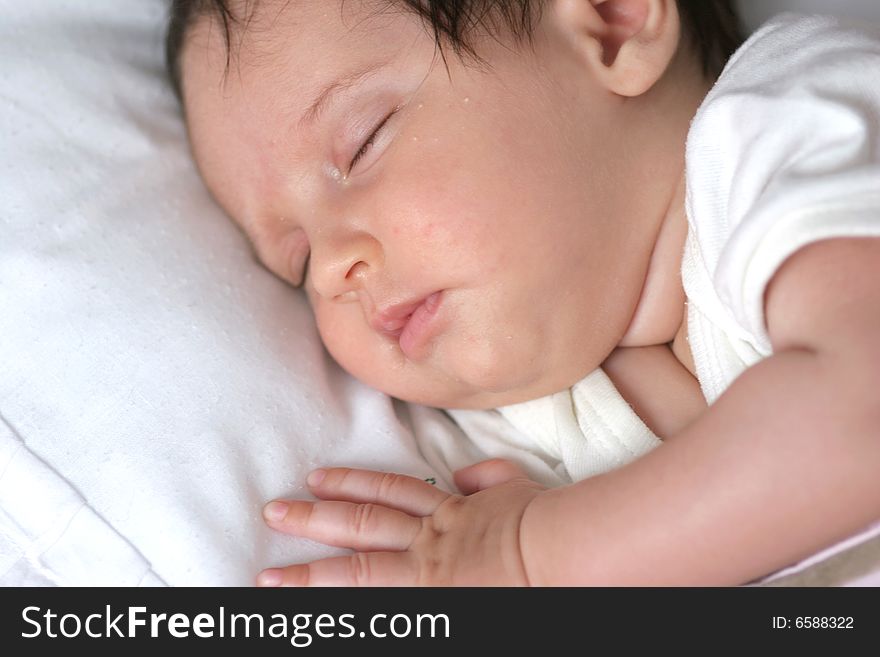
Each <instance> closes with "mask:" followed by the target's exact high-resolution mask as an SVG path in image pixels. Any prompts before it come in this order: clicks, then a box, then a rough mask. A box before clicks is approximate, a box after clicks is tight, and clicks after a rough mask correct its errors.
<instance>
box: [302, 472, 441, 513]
mask: <svg viewBox="0 0 880 657" xmlns="http://www.w3.org/2000/svg"><path fill="white" fill-rule="evenodd" d="M307 483H308V484H309V489H310V490H311V491H312V493H314V495H315V496H316V497H319V498H321V499H334V500H346V501H348V502H374V503H376V504H382V505H384V506H387V507H391V508H392V509H398V510H399V511H403V512H404V513H409V514H412V515H415V516H428V515H431V514H432V513H434V511H436V510H437V507H438V506H440V505H441V504H442V503H443V502H445V501H446V499H447V498H448V497H449V493H446V492H444V491H442V490H440V489H438V488H437V487H435V486H432V485H431V484H428V483H426V482H424V481H423V480H421V479H416V478H415V477H408V476H406V475H400V474H395V473H393V472H375V471H373V470H354V469H351V468H327V469H321V470H315V471H314V472H312V473H311V474H309V477H308V480H307Z"/></svg>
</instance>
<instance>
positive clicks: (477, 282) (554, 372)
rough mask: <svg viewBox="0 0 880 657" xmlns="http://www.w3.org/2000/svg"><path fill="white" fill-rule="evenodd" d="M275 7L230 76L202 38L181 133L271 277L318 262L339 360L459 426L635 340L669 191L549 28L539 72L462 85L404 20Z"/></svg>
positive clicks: (192, 45) (395, 15) (346, 10)
mask: <svg viewBox="0 0 880 657" xmlns="http://www.w3.org/2000/svg"><path fill="white" fill-rule="evenodd" d="M275 4H276V3H270V2H264V3H261V4H260V5H259V10H258V13H257V15H256V16H255V17H254V20H253V21H252V23H251V24H250V25H249V27H248V28H247V31H246V32H245V37H244V43H243V45H242V47H241V48H237V47H234V48H233V53H232V64H231V67H230V69H229V72H228V75H225V73H224V70H225V66H226V61H227V60H226V49H225V45H224V42H223V36H222V27H220V26H219V24H217V23H215V22H212V21H211V20H208V19H205V20H202V22H201V23H199V24H197V26H196V27H195V28H194V30H193V32H192V33H191V34H190V37H189V43H188V45H187V47H186V49H185V51H184V56H183V77H184V96H185V105H186V111H187V118H188V122H189V129H190V134H191V140H192V145H193V151H194V154H195V157H196V160H197V162H198V164H199V167H200V170H201V171H202V174H203V176H204V178H205V180H206V182H207V184H208V186H209V188H210V189H211V191H212V192H213V194H214V195H215V196H216V198H217V199H218V201H219V202H220V203H221V204H222V205H223V207H224V208H225V209H226V210H227V211H228V212H229V213H230V215H231V216H232V217H233V218H234V219H235V220H236V221H237V222H238V223H239V224H240V225H241V226H242V228H243V229H244V231H245V232H246V233H247V234H248V236H249V237H250V238H251V240H252V241H253V243H254V245H255V248H256V251H257V253H258V254H259V256H260V258H261V259H262V261H263V262H264V263H265V264H266V266H267V267H268V268H269V269H270V270H272V271H273V272H274V273H275V274H277V275H278V276H280V277H282V278H284V279H286V280H288V281H289V282H291V283H293V284H298V283H299V282H301V280H302V279H303V277H304V275H305V274H304V267H305V265H306V259H307V256H308V273H307V276H305V283H304V286H305V290H306V292H307V294H308V297H309V299H310V301H311V304H312V306H313V308H314V312H315V316H316V319H317V323H318V328H319V330H320V334H321V336H322V338H323V340H324V342H325V344H326V346H327V349H328V350H329V352H330V353H331V354H332V355H333V357H334V358H335V359H336V360H337V361H338V362H339V363H340V364H341V365H342V366H343V367H344V368H345V369H347V370H348V371H349V372H350V373H352V374H353V375H354V376H356V377H357V378H359V379H361V380H363V381H365V382H367V383H368V384H370V385H372V386H374V387H376V388H378V389H380V390H383V391H385V392H387V393H388V394H390V395H393V396H395V397H398V398H401V399H405V400H409V401H414V402H418V403H424V404H428V405H432V406H438V407H447V408H481V407H482V408H488V407H494V406H501V405H506V404H511V403H515V402H519V401H524V400H526V399H532V398H537V397H540V396H543V395H546V394H550V393H552V392H555V391H557V390H560V389H562V388H564V387H566V386H569V385H571V384H573V383H574V382H576V381H577V380H579V379H580V378H582V377H583V376H585V375H586V374H587V373H589V372H590V371H591V370H592V369H594V368H595V367H597V366H598V365H599V364H600V363H601V361H602V360H603V359H604V358H605V356H606V355H607V354H608V353H609V352H610V351H611V349H612V348H613V347H614V346H615V345H616V344H617V343H618V342H619V340H620V338H621V336H622V335H623V333H624V331H625V330H626V328H627V325H628V323H629V321H630V318H631V314H632V311H633V308H634V306H635V303H636V301H637V300H638V296H639V292H640V289H641V285H642V281H643V278H644V274H645V267H646V263H647V261H648V260H649V257H650V252H651V248H652V244H653V238H654V235H653V234H651V232H650V230H648V231H645V230H643V227H644V226H646V225H654V223H651V222H655V219H656V217H655V216H653V215H656V214H657V207H658V199H660V198H661V197H662V196H663V194H665V191H664V190H665V189H666V187H667V186H668V181H667V180H665V179H664V178H663V176H662V175H658V172H657V171H652V170H651V169H650V167H649V166H646V165H643V164H642V163H641V160H640V159H639V156H637V155H635V154H634V153H636V152H637V149H636V145H637V144H634V143H633V140H634V139H635V138H636V137H635V136H633V134H632V131H630V130H628V129H627V122H628V118H627V107H626V106H625V103H624V102H623V100H622V99H621V98H619V97H617V96H614V95H613V94H610V93H609V92H607V91H605V90H604V89H602V88H601V87H600V86H599V85H598V84H597V83H595V82H594V81H593V80H592V78H591V77H590V76H589V75H588V74H587V73H585V72H584V71H582V70H581V69H580V65H579V63H578V61H577V58H576V57H575V56H574V55H573V54H572V53H571V52H570V49H569V48H568V47H567V46H566V45H565V44H566V42H565V39H563V38H562V37H561V36H560V34H561V33H560V30H559V27H558V25H556V23H555V22H554V21H555V20H556V19H555V18H554V16H553V14H552V11H551V12H549V13H548V14H547V15H545V17H544V19H543V21H542V23H541V26H540V27H539V28H538V30H537V32H536V35H535V50H534V51H532V50H530V49H529V48H528V46H515V45H513V44H512V43H507V42H504V40H503V39H502V42H499V41H494V40H491V39H486V40H483V41H481V42H478V52H480V54H481V55H482V56H483V57H484V59H485V60H486V61H487V62H489V63H490V64H491V67H492V68H491V69H488V68H486V67H482V68H480V67H477V66H474V65H472V64H471V65H467V64H465V63H463V62H461V61H460V60H459V59H458V58H457V57H455V56H454V55H452V53H451V51H449V52H447V63H448V67H449V69H448V72H447V69H446V68H445V67H444V64H443V61H442V60H441V59H440V57H439V56H438V55H437V53H436V52H435V48H434V43H433V40H432V38H431V37H430V36H429V35H428V34H427V33H426V32H425V30H424V28H423V26H422V24H421V22H420V21H419V19H418V18H417V17H416V16H414V15H412V14H411V13H409V12H407V11H405V10H399V11H398V10H396V9H388V8H387V5H388V4H389V3H385V2H380V3H372V2H364V3H361V2H351V1H349V2H345V3H342V5H341V9H340V5H338V4H337V3H330V2H328V1H327V0H299V1H298V2H295V3H286V2H281V3H277V4H278V8H275ZM331 5H332V6H331ZM282 6H286V8H284V9H283V10H281V9H280V7H282ZM382 7H386V8H385V9H384V10H382V9H381V8H382ZM377 8H380V10H379V11H377ZM340 80H341V81H340ZM334 81H336V82H334ZM328 85H329V87H328ZM328 89H329V93H328ZM316 100H317V101H318V103H317V105H316V104H315V101H316ZM316 107H318V108H319V111H317V110H315V108H316ZM377 129H378V130H377ZM651 213H653V215H652V219H651V220H650V221H649V223H648V224H644V223H640V222H639V220H637V217H641V216H643V215H648V214H651ZM643 233H647V234H643Z"/></svg>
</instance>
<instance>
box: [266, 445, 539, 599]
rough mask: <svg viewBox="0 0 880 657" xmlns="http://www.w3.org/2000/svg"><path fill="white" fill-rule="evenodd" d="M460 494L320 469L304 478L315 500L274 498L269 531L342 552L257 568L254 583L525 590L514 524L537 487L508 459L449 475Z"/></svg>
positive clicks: (410, 481) (391, 477)
mask: <svg viewBox="0 0 880 657" xmlns="http://www.w3.org/2000/svg"><path fill="white" fill-rule="evenodd" d="M455 483H456V485H457V486H458V487H459V489H461V490H462V491H464V492H465V493H466V496H461V495H450V494H449V493H445V492H443V491H442V490H439V489H437V488H436V487H434V486H432V485H430V484H428V483H426V482H424V481H421V480H419V479H415V478H413V477H407V476H403V475H397V474H391V473H384V472H372V471H369V470H350V469H348V468H330V469H327V470H316V471H314V472H312V473H311V474H310V475H309V478H308V484H309V488H310V489H311V491H312V493H314V495H315V496H316V497H318V498H320V499H321V500H323V501H320V502H305V501H290V500H285V501H276V502H270V503H269V504H267V505H266V508H265V509H264V512H263V515H264V517H265V518H266V522H267V523H268V524H269V526H270V527H272V528H273V529H277V530H279V531H282V532H285V533H287V534H293V535H296V536H302V537H305V538H310V539H313V540H316V541H320V542H321V543H327V544H330V545H336V546H341V547H348V548H352V549H354V550H355V551H356V552H355V554H353V555H351V556H345V557H334V558H329V559H321V560H319V561H313V562H312V563H308V564H298V565H293V566H287V567H286V568H272V569H269V570H264V571H263V572H262V573H260V575H259V577H258V578H257V585H258V586H480V585H493V586H503V585H510V586H526V585H528V583H529V579H528V574H527V572H526V568H525V564H524V562H523V558H522V551H521V549H520V523H521V521H522V517H523V514H524V513H525V510H526V507H527V506H528V505H529V503H530V502H531V501H532V500H533V499H534V498H535V497H537V496H538V495H539V494H540V493H541V491H542V490H543V488H542V487H541V486H540V485H538V484H536V483H535V482H533V481H531V480H530V479H528V478H526V476H525V474H523V472H522V471H521V470H520V469H519V468H518V467H517V466H515V465H513V464H512V463H510V462H509V461H501V460H497V459H496V460H491V461H483V462H482V463H477V464H476V465H472V466H470V467H468V468H465V469H464V470H459V471H458V472H456V473H455Z"/></svg>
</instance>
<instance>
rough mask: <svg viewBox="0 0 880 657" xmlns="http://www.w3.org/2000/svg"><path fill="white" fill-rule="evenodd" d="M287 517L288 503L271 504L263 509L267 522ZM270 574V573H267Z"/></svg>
mask: <svg viewBox="0 0 880 657" xmlns="http://www.w3.org/2000/svg"><path fill="white" fill-rule="evenodd" d="M286 515H287V503H286V502H269V503H268V504H267V505H266V506H264V507H263V517H264V518H265V519H266V520H272V521H275V522H277V521H279V520H281V519H283V518H284V516H286ZM266 572H269V571H266Z"/></svg>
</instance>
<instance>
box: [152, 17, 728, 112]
mask: <svg viewBox="0 0 880 657" xmlns="http://www.w3.org/2000/svg"><path fill="white" fill-rule="evenodd" d="M289 1H293V0H289ZM386 1H387V2H388V4H389V5H393V4H395V3H398V4H400V5H402V6H403V7H405V8H407V9H409V10H411V11H413V12H415V13H416V14H417V15H418V16H420V17H421V18H422V19H423V20H424V22H425V24H426V26H427V27H428V28H429V30H430V31H431V32H432V33H433V35H434V40H435V42H436V44H437V46H438V48H440V51H441V53H442V52H443V50H442V48H443V46H444V45H445V44H448V45H451V46H452V49H453V51H454V52H455V53H456V54H458V55H462V54H469V55H471V56H476V53H474V51H473V50H472V49H471V47H470V45H469V42H468V37H469V35H470V33H471V30H473V29H474V28H475V27H477V26H482V27H484V28H488V30H489V32H490V33H497V25H498V22H499V19H500V24H501V25H503V26H506V27H507V28H508V29H510V31H511V32H512V33H513V35H514V36H516V37H517V38H519V39H521V38H523V37H529V36H530V35H531V31H532V25H533V20H534V19H535V10H536V9H537V10H540V8H541V5H542V4H543V2H544V0H386ZM258 2H259V0H245V1H244V2H242V0H172V2H171V10H170V16H169V22H168V33H167V38H166V42H165V54H166V63H167V66H168V72H169V74H170V76H171V82H172V84H173V86H174V90H175V92H176V93H177V95H178V96H180V93H181V79H180V78H181V73H180V51H181V48H182V46H183V42H184V39H185V37H186V33H187V30H188V29H189V28H190V26H191V25H192V24H193V23H194V22H195V21H196V20H197V19H198V18H200V17H201V16H205V15H211V14H213V15H215V16H216V17H217V18H219V19H220V22H221V24H222V27H223V33H224V37H225V39H226V46H227V48H226V52H227V65H228V63H229V59H230V57H231V53H230V51H231V35H232V29H233V27H235V26H237V25H246V24H247V22H248V20H249V17H250V16H251V15H252V14H253V11H254V10H255V8H256V5H257V4H258ZM241 4H243V5H244V7H243V9H242V11H241V12H240V13H237V12H236V11H235V9H234V8H233V5H241ZM677 4H678V10H679V13H680V14H681V20H682V25H683V29H684V34H685V36H686V37H687V38H688V39H689V40H690V43H691V44H692V47H693V48H694V49H695V50H696V52H697V53H698V54H699V57H700V60H701V62H702V65H703V72H704V74H705V75H706V76H707V77H710V78H715V77H717V76H718V75H719V74H720V73H721V70H722V69H723V68H724V64H725V63H726V62H727V59H728V58H729V57H730V55H732V54H733V52H734V50H736V49H737V48H738V47H739V45H740V44H741V43H742V41H743V37H742V29H741V26H740V21H739V17H738V15H737V13H736V10H735V9H734V2H733V0H677ZM493 28H494V29H493Z"/></svg>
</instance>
